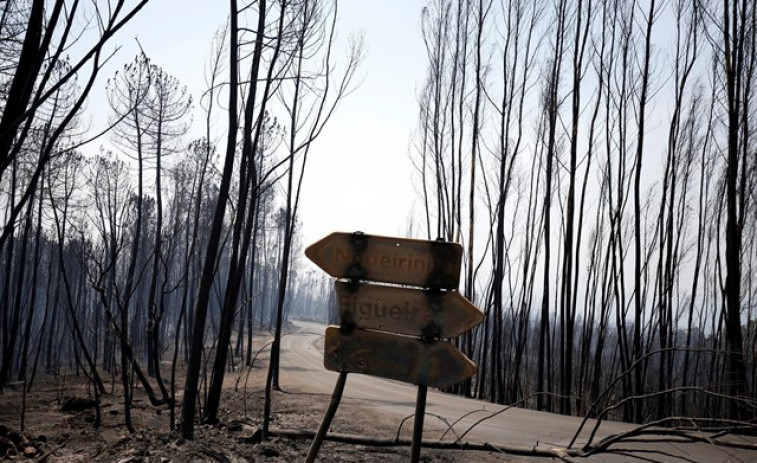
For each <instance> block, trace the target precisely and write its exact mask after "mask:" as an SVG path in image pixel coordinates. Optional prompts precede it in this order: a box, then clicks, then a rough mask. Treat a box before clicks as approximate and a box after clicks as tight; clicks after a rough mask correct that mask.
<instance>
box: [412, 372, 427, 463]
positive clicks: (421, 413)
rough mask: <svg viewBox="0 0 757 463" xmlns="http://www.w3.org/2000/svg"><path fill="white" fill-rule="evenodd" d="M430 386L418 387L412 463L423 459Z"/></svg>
mask: <svg viewBox="0 0 757 463" xmlns="http://www.w3.org/2000/svg"><path fill="white" fill-rule="evenodd" d="M427 392H428V386H426V385H419V386H418V399H417V400H416V402H415V424H414V425H413V447H412V449H411V450H410V463H418V461H419V460H420V458H421V440H422V439H423V418H424V417H425V416H426V393H427Z"/></svg>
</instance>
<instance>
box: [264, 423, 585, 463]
mask: <svg viewBox="0 0 757 463" xmlns="http://www.w3.org/2000/svg"><path fill="white" fill-rule="evenodd" d="M269 434H270V435H272V436H277V437H285V438H287V439H313V438H314V437H315V432H313V431H304V430H298V429H271V430H270V431H269ZM325 440H328V441H331V442H338V443H341V444H353V445H366V446H371V447H410V445H411V443H412V442H411V440H410V439H401V438H396V437H394V438H381V437H365V436H360V435H355V434H342V433H328V434H326V437H325ZM421 445H422V447H423V448H425V449H446V450H477V451H486V452H491V451H495V452H500V453H506V454H510V455H519V456H530V457H547V458H559V459H560V460H562V461H566V462H575V461H576V460H574V459H573V457H575V456H580V453H581V452H580V451H578V450H573V449H567V448H564V447H549V448H539V447H537V446H531V447H529V446H520V445H503V444H491V443H488V442H483V443H480V442H453V441H442V440H423V441H422V444H421Z"/></svg>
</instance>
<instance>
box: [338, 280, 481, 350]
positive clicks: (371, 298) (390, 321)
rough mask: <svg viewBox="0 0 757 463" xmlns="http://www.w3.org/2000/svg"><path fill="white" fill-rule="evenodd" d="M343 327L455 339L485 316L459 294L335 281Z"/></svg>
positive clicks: (455, 292)
mask: <svg viewBox="0 0 757 463" xmlns="http://www.w3.org/2000/svg"><path fill="white" fill-rule="evenodd" d="M336 300H337V307H338V311H339V319H340V321H341V324H342V326H356V327H358V328H365V329H373V330H381V331H389V332H392V333H399V334H407V335H412V336H421V337H424V338H427V339H428V338H453V337H455V336H459V335H461V334H463V333H465V332H467V331H468V330H470V329H473V328H474V327H475V326H477V325H478V324H479V323H481V322H482V321H483V320H484V314H483V313H482V312H481V311H480V310H478V309H477V308H476V307H475V306H474V305H473V304H471V303H470V301H468V300H467V299H466V298H464V297H463V296H462V295H461V294H460V293H458V292H457V291H438V290H429V289H420V288H401V287H396V286H386V285H376V284H370V283H362V284H356V283H348V282H343V281H337V282H336Z"/></svg>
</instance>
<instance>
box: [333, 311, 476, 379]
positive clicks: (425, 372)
mask: <svg viewBox="0 0 757 463" xmlns="http://www.w3.org/2000/svg"><path fill="white" fill-rule="evenodd" d="M323 360H324V366H325V367H326V369H328V370H331V371H338V372H342V373H364V374H367V375H373V376H380V377H382V378H388V379H396V380H398V381H404V382H408V383H413V384H418V385H422V386H433V387H439V388H444V387H449V386H452V385H453V384H456V383H458V382H460V381H462V380H464V379H466V378H470V377H471V376H473V374H474V373H476V365H475V364H474V363H473V362H471V361H470V359H468V357H466V356H465V355H463V354H462V353H461V352H460V351H459V350H457V349H456V348H455V346H453V345H452V344H450V343H448V342H446V341H434V342H425V341H421V340H420V339H416V338H410V337H407V336H397V335H391V334H387V333H379V332H375V331H364V330H361V329H354V330H352V331H351V332H350V333H349V334H347V333H345V332H343V331H342V330H341V329H340V328H339V327H337V326H329V327H328V328H326V348H325V353H324V357H323Z"/></svg>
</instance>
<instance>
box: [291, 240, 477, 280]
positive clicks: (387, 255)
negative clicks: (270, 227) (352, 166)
mask: <svg viewBox="0 0 757 463" xmlns="http://www.w3.org/2000/svg"><path fill="white" fill-rule="evenodd" d="M462 253H463V249H462V247H461V246H460V245H459V244H457V243H448V242H444V241H424V240H412V239H405V238H390V237H384V236H375V235H365V234H362V233H340V232H337V233H332V234H330V235H329V236H327V237H325V238H323V239H322V240H320V241H318V242H317V243H314V244H312V245H311V246H310V247H308V248H307V249H306V250H305V255H307V256H308V258H310V260H312V261H313V262H315V264H316V265H318V266H319V267H321V268H322V269H323V270H325V271H326V273H328V274H329V275H331V276H333V277H337V278H351V279H355V280H372V281H378V282H383V283H399V284H406V285H413V286H421V287H425V288H441V289H457V287H458V285H459V284H460V263H461V262H462Z"/></svg>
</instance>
